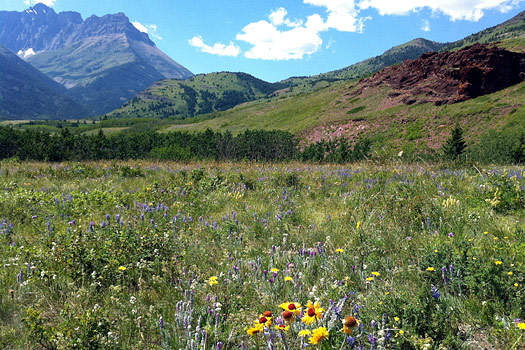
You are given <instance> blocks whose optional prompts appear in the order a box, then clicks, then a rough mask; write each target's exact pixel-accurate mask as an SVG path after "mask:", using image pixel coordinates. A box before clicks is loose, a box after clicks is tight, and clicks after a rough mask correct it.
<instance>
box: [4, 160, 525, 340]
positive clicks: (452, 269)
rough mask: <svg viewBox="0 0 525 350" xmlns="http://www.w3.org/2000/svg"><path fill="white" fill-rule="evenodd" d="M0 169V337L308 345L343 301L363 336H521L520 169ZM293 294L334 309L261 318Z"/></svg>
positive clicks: (335, 335) (333, 335)
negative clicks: (262, 328)
mask: <svg viewBox="0 0 525 350" xmlns="http://www.w3.org/2000/svg"><path fill="white" fill-rule="evenodd" d="M0 169H1V171H0V179H1V180H0V181H1V184H0V185H1V186H2V188H3V191H2V192H1V193H0V223H1V224H0V242H1V244H0V262H1V265H0V266H2V268H1V269H0V347H1V348H4V349H34V348H46V349H57V348H74V347H77V348H84V349H87V348H89V349H144V348H147V349H185V348H186V349H191V348H192V346H193V345H192V342H195V346H197V347H198V348H200V347H201V346H202V347H203V348H207V349H213V348H216V347H217V344H218V343H222V345H223V349H238V348H240V347H242V346H244V347H245V348H247V349H258V348H262V347H266V346H267V342H268V341H269V340H268V339H269V338H271V339H273V340H272V341H273V345H274V347H275V349H299V348H301V347H302V344H303V343H304V342H308V341H309V339H308V337H307V338H304V339H303V338H299V337H298V332H299V331H300V330H302V329H307V330H314V329H316V328H318V327H321V326H322V327H326V329H327V331H328V332H329V337H328V338H327V339H324V340H322V341H321V343H320V344H319V345H317V347H319V348H345V345H346V344H347V338H346V335H345V334H343V333H341V332H340V330H341V328H342V325H341V321H342V318H344V317H347V316H353V317H355V318H356V319H358V321H359V322H360V324H361V326H360V327H358V328H355V329H353V332H352V337H353V340H352V341H355V342H356V346H363V347H364V348H365V349H368V348H370V340H369V339H376V340H377V341H378V342H381V343H383V342H385V341H386V342H387V343H388V348H391V349H414V350H416V349H422V348H434V349H438V348H441V349H443V348H448V349H467V348H481V347H494V348H501V349H511V348H513V347H514V349H519V348H521V347H522V346H523V344H524V343H523V337H524V333H523V332H524V331H523V330H520V329H519V328H518V322H519V321H515V320H516V319H518V318H520V319H522V320H523V319H524V318H525V313H524V310H525V304H524V300H525V298H524V289H523V288H524V283H525V264H524V263H525V249H524V247H525V241H524V236H523V232H525V220H524V219H525V217H524V212H525V211H524V210H523V209H524V206H525V197H524V195H523V191H521V190H519V189H520V188H522V187H523V186H524V185H525V180H524V178H523V174H524V172H525V169H523V168H507V169H503V168H479V167H478V168H464V169H461V168H447V165H446V164H437V165H424V164H418V165H405V164H402V163H392V164H376V165H374V164H371V163H369V164H354V165H349V166H333V165H323V166H315V165H308V164H298V163H287V164H248V163H237V164H220V163H205V164H177V163H151V162H147V163H146V162H139V161H135V162H129V163H121V162H106V163H70V164H49V163H16V162H4V163H2V164H1V168H0ZM106 215H107V216H106ZM28 264H30V265H29V268H28ZM442 269H443V271H442ZM20 276H21V277H20ZM214 276H215V277H216V279H214V278H212V277H214ZM287 277H289V278H287ZM214 280H216V282H217V283H216V284H215V283H214V282H213V281H214ZM293 301H297V302H298V303H300V304H301V305H302V307H303V310H304V312H307V311H308V310H307V309H304V306H305V305H306V304H307V303H308V301H312V302H315V301H318V302H319V303H320V307H321V308H323V309H325V310H324V311H320V312H321V314H322V318H321V319H319V320H316V321H315V322H314V323H313V324H310V325H305V324H303V323H302V322H301V320H300V318H299V317H296V318H295V321H293V322H291V323H289V324H288V325H290V329H288V330H287V331H286V332H285V334H284V336H283V335H282V334H281V335H279V334H280V332H281V331H278V330H277V329H276V328H275V327H274V326H275V325H276V324H277V323H278V322H280V320H279V319H277V318H274V319H273V324H272V325H271V327H269V328H268V329H267V331H266V333H265V334H258V335H253V336H250V335H248V333H247V330H248V329H250V328H251V327H254V320H259V318H260V315H261V314H262V313H263V312H264V311H271V312H272V313H273V314H274V315H275V316H276V317H277V316H279V317H280V316H282V312H283V310H282V309H281V308H280V307H279V305H281V304H283V303H284V305H285V306H286V305H288V304H290V303H291V302H293ZM335 306H336V307H337V313H336V312H334V307H335ZM161 317H162V325H163V327H159V320H160V318H161ZM521 322H523V321H521ZM386 338H389V340H386ZM74 344H76V345H74Z"/></svg>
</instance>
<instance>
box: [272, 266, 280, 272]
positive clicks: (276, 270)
mask: <svg viewBox="0 0 525 350" xmlns="http://www.w3.org/2000/svg"><path fill="white" fill-rule="evenodd" d="M270 271H271V272H279V269H276V268H275V267H274V268H273V269H271V270H270Z"/></svg>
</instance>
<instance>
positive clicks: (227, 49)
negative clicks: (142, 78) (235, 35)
mask: <svg viewBox="0 0 525 350" xmlns="http://www.w3.org/2000/svg"><path fill="white" fill-rule="evenodd" d="M189 43H190V45H191V46H194V47H197V48H199V49H200V50H201V51H202V52H206V53H209V54H212V55H218V56H233V57H237V56H239V54H240V53H241V49H240V48H239V47H238V46H235V45H234V44H233V43H232V42H230V43H229V44H228V45H224V44H221V43H215V44H213V46H210V45H206V44H205V43H204V40H202V37H200V36H195V37H193V38H191V39H190V40H189Z"/></svg>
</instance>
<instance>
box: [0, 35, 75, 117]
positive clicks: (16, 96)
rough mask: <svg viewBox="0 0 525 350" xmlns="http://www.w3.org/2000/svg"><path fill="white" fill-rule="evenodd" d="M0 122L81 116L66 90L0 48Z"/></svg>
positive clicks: (5, 49)
mask: <svg viewBox="0 0 525 350" xmlns="http://www.w3.org/2000/svg"><path fill="white" fill-rule="evenodd" d="M0 76H1V77H2V79H0V119H65V118H76V117H78V116H81V115H83V114H85V111H83V109H82V107H81V106H79V105H78V104H77V103H75V102H74V101H72V100H71V99H70V98H68V97H66V96H64V93H65V91H66V88H65V87H63V86H62V85H60V84H58V83H57V82H55V81H53V80H52V79H51V78H49V77H48V76H47V75H45V74H43V73H42V72H40V71H39V70H38V69H36V68H34V67H33V66H32V65H30V64H29V63H26V62H24V61H23V60H22V59H21V58H19V57H18V56H17V55H15V54H14V53H12V52H11V51H10V50H8V49H7V48H6V47H4V46H3V45H1V44H0Z"/></svg>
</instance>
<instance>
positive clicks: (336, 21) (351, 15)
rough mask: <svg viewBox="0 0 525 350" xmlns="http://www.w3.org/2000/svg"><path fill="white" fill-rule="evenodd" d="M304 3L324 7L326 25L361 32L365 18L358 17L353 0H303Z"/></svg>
mask: <svg viewBox="0 0 525 350" xmlns="http://www.w3.org/2000/svg"><path fill="white" fill-rule="evenodd" d="M304 3H305V4H309V5H313V6H318V7H325V8H326V12H327V13H328V18H327V20H326V26H327V27H328V28H333V29H336V30H338V31H340V32H362V31H363V26H364V23H363V22H364V20H365V18H360V17H359V12H358V10H357V8H356V6H355V3H354V0H304Z"/></svg>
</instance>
